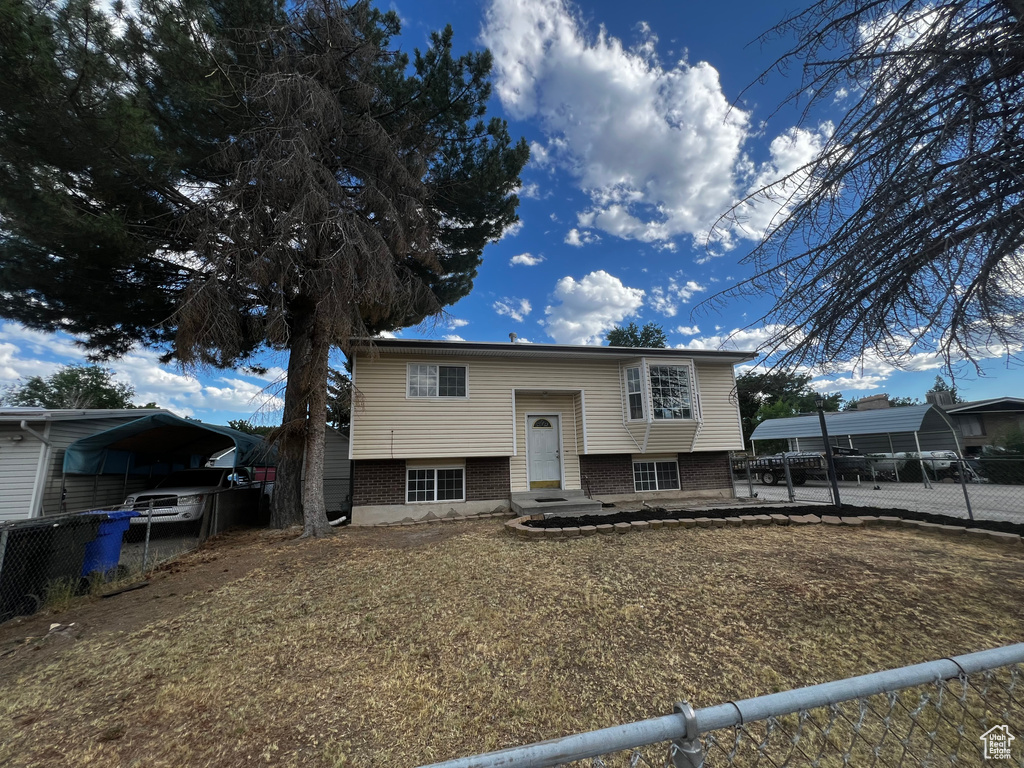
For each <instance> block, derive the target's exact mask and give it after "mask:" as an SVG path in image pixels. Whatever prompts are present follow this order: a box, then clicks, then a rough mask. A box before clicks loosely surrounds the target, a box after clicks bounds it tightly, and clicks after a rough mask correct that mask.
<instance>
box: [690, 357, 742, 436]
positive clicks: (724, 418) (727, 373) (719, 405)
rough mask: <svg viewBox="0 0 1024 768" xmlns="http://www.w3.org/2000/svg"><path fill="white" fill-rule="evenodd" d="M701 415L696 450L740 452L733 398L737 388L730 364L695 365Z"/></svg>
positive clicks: (736, 409) (738, 426)
mask: <svg viewBox="0 0 1024 768" xmlns="http://www.w3.org/2000/svg"><path fill="white" fill-rule="evenodd" d="M697 377H698V379H699V387H700V402H701V413H702V414H703V417H704V424H703V425H702V426H701V430H700V434H699V435H698V436H697V443H696V444H695V445H694V447H693V449H694V450H695V451H742V450H743V433H742V432H741V431H740V414H739V409H738V408H737V406H736V401H735V398H734V396H733V390H734V388H735V386H736V380H735V377H734V370H733V367H732V366H731V365H698V366H697Z"/></svg>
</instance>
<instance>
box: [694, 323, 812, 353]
mask: <svg viewBox="0 0 1024 768" xmlns="http://www.w3.org/2000/svg"><path fill="white" fill-rule="evenodd" d="M720 329H721V326H717V325H716V326H715V330H716V331H718V330H720ZM785 330H786V326H782V325H767V326H764V327H763V328H734V329H733V330H732V331H730V332H729V333H721V334H716V335H714V336H702V337H699V338H696V339H690V341H688V342H686V343H685V344H677V345H676V349H708V350H715V349H734V350H741V351H748V352H753V351H756V350H758V349H760V348H761V346H762V345H764V344H765V343H766V342H767V341H768V340H769V339H771V338H772V337H773V336H774V335H775V334H776V333H778V332H782V331H785ZM792 333H793V336H792V338H791V341H793V342H794V343H795V342H796V341H797V340H799V339H800V338H802V333H801V331H799V330H796V329H794V330H793V331H792ZM783 348H785V347H783Z"/></svg>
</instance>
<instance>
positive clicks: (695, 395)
mask: <svg viewBox="0 0 1024 768" xmlns="http://www.w3.org/2000/svg"><path fill="white" fill-rule="evenodd" d="M658 367H662V368H683V369H685V370H686V372H687V373H686V375H687V377H688V379H687V382H688V384H689V396H690V407H689V410H690V415H689V416H688V417H684V418H678V419H666V418H659V417H656V416H655V414H654V393H653V390H652V387H651V369H652V368H658ZM630 368H634V369H639V370H640V401H641V405H642V407H643V418H640V419H634V418H632V413H631V410H630V407H629V394H630V393H629V382H628V374H627V373H626V372H627V371H628V370H629V369H630ZM619 386H620V387H621V388H622V390H621V396H622V407H623V423H624V424H626V425H635V424H642V423H645V422H646V423H647V424H673V423H684V424H685V423H687V422H701V421H703V416H702V415H701V399H700V384H699V383H698V380H697V367H696V366H695V365H694V364H693V360H691V359H689V358H679V359H674V360H673V359H669V360H663V359H660V358H659V359H657V360H655V361H651V360H650V359H648V358H647V357H640V358H636V359H635V360H632V361H629V362H626V363H620V365H619ZM634 394H635V393H634Z"/></svg>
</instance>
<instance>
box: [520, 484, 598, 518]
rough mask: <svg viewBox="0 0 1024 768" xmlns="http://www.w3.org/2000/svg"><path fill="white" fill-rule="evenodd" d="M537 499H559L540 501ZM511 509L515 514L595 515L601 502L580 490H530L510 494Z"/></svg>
mask: <svg viewBox="0 0 1024 768" xmlns="http://www.w3.org/2000/svg"><path fill="white" fill-rule="evenodd" d="M539 499H560V501H540V500H539ZM512 511H513V512H515V513H516V515H519V516H522V515H545V516H557V517H561V516H563V515H596V514H598V513H600V512H601V502H600V501H594V500H593V499H588V498H587V497H586V496H585V495H584V494H583V492H582V491H559V490H557V489H547V490H545V491H530V492H529V493H515V494H513V495H512Z"/></svg>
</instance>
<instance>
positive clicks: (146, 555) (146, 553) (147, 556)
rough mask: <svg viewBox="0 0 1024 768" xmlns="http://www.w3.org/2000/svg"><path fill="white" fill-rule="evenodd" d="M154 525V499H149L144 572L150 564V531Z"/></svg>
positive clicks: (143, 563)
mask: <svg viewBox="0 0 1024 768" xmlns="http://www.w3.org/2000/svg"><path fill="white" fill-rule="evenodd" d="M152 527H153V500H152V499H150V500H149V513H148V514H147V515H146V545H145V546H144V547H143V548H142V572H143V573H145V572H146V566H147V565H148V564H149V532H150V529H151V528H152Z"/></svg>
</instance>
